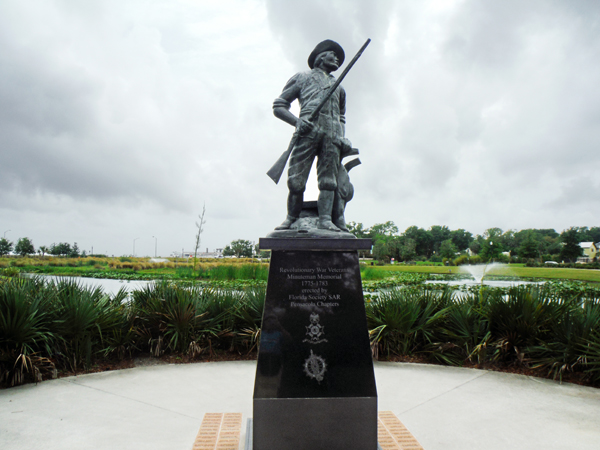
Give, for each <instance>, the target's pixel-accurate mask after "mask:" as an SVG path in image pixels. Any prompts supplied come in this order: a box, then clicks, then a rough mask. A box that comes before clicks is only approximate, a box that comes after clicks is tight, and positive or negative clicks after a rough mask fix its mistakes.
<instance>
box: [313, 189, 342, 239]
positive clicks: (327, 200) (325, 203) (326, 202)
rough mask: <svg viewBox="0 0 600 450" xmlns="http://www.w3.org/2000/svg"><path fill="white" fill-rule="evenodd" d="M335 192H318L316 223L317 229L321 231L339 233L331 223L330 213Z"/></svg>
mask: <svg viewBox="0 0 600 450" xmlns="http://www.w3.org/2000/svg"><path fill="white" fill-rule="evenodd" d="M334 196H335V192H334V191H328V190H324V189H323V190H321V192H319V200H317V207H318V209H319V221H318V222H317V228H319V229H321V230H329V231H340V229H339V228H338V227H336V226H335V225H334V224H333V222H332V221H331V212H332V210H333V200H334Z"/></svg>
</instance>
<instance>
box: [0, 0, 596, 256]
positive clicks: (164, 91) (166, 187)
mask: <svg viewBox="0 0 600 450" xmlns="http://www.w3.org/2000/svg"><path fill="white" fill-rule="evenodd" d="M367 38H371V39H372V43H371V45H370V46H369V47H368V48H367V50H366V51H365V53H364V54H363V56H362V58H361V59H360V60H359V61H358V63H357V64H356V65H355V66H354V68H353V69H352V71H351V72H350V73H349V75H348V77H347V78H346V79H345V80H344V83H343V85H344V87H345V89H346V92H347V99H348V104H347V108H348V111H347V126H346V134H347V137H348V138H349V139H350V140H351V141H352V143H353V144H354V146H355V147H358V148H359V149H360V152H361V156H360V158H361V160H362V162H363V164H362V165H361V166H358V167H357V168H355V169H353V170H352V172H351V177H352V182H353V184H354V186H355V192H356V194H355V198H354V200H352V202H350V203H349V204H348V207H347V210H346V220H348V221H355V222H362V223H363V224H364V225H365V226H372V225H373V224H375V223H381V222H385V221H388V220H392V221H394V222H395V223H396V225H397V226H398V228H399V229H400V230H401V231H403V230H405V229H406V228H408V227H409V226H411V225H417V226H419V227H422V228H429V227H430V226H432V225H447V226H449V227H450V228H451V229H456V228H465V229H466V230H468V231H471V232H472V233H474V234H481V233H483V232H484V230H486V229H487V228H490V227H499V228H502V229H503V230H505V231H506V230H508V229H516V230H520V229H524V228H554V229H556V230H557V231H559V232H560V231H562V230H564V229H566V228H568V227H570V226H599V225H600V220H599V218H600V2H598V1H597V0H589V1H583V0H581V1H579V0H563V1H552V0H543V1H542V0H540V1H536V0H528V1H526V2H524V1H522V0H503V1H482V0H458V1H451V0H438V1H408V0H407V1H391V0H389V1H384V0H380V1H377V0H337V1H336V0H332V1H327V2H324V1H320V0H302V1H292V0H239V1H236V0H220V1H214V0H151V1H149V0H139V1H133V0H115V1H86V2H81V1H75V0H62V1H60V0H39V1H35V0H31V1H26V2H25V1H20V0H3V1H2V2H1V3H0V143H1V144H0V145H1V149H0V233H2V235H4V232H5V231H7V230H10V231H8V232H6V237H7V238H8V239H10V240H12V241H14V242H16V241H17V239H18V238H20V237H25V236H27V237H29V238H31V239H32V240H33V243H34V245H35V246H36V248H37V247H38V246H40V245H47V246H49V245H50V244H52V243H53V242H56V243H58V242H69V243H73V242H77V243H78V245H79V247H80V249H83V250H86V251H87V252H90V251H91V249H92V247H93V250H94V252H96V253H106V254H109V255H113V254H114V255H124V254H131V253H132V251H133V243H134V240H135V239H136V238H139V239H137V240H135V246H136V253H137V254H138V255H153V254H154V246H155V244H157V247H158V254H159V255H163V256H167V255H169V254H171V253H172V252H174V251H181V250H182V249H185V250H186V251H187V250H193V247H194V237H195V232H196V228H195V222H196V221H197V220H198V214H200V213H201V212H202V207H203V205H204V204H205V205H206V217H205V218H206V225H205V227H204V233H203V234H202V242H201V247H202V248H203V249H206V248H209V249H210V250H211V251H212V250H214V249H215V248H218V247H224V246H225V245H226V244H228V243H229V242H231V241H232V240H235V239H248V240H250V241H258V238H259V237H262V236H265V235H266V234H267V233H268V232H270V231H271V230H272V229H273V228H274V227H275V226H276V225H278V224H279V223H281V221H282V220H283V219H284V218H285V212H286V211H285V202H286V196H287V187H286V184H285V180H284V179H282V181H281V182H280V183H279V185H275V184H274V183H273V182H272V181H271V180H270V179H269V178H268V177H267V175H266V174H265V173H266V171H267V170H268V169H269V168H270V166H271V165H272V164H273V163H274V162H275V160H276V159H277V158H278V157H279V155H280V154H281V153H282V152H283V151H284V150H285V149H286V148H287V145H288V142H289V139H290V137H291V133H292V131H293V129H292V127H290V126H289V125H287V124H285V123H284V122H281V121H279V120H277V119H276V118H275V117H274V116H273V114H272V109H271V106H272V102H273V99H274V98H276V97H277V96H278V95H279V93H280V92H281V89H282V87H283V86H284V85H285V83H286V81H287V80H288V79H289V78H290V77H291V76H292V75H293V74H294V73H296V72H298V71H304V70H308V66H307V63H306V60H307V57H308V55H309V53H310V52H311V51H312V49H313V48H314V46H315V45H316V44H317V43H318V42H320V41H321V40H323V39H333V40H336V41H337V42H339V43H340V44H341V45H342V46H343V48H344V49H345V51H346V55H347V58H346V61H349V60H350V59H351V57H352V56H353V55H354V53H355V52H356V51H357V50H358V49H359V48H360V46H361V45H362V44H363V43H364V41H365V40H366V39H367ZM340 72H341V70H340ZM309 183H310V184H311V186H309V191H308V194H307V197H309V199H312V198H316V192H317V190H316V180H314V179H313V180H312V181H310V182H309ZM311 197H312V198H311Z"/></svg>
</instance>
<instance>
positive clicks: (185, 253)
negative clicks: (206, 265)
mask: <svg viewBox="0 0 600 450" xmlns="http://www.w3.org/2000/svg"><path fill="white" fill-rule="evenodd" d="M173 256H175V257H177V258H193V257H194V252H190V251H183V252H181V253H179V252H173ZM196 257H197V258H222V257H223V249H222V248H217V249H215V250H214V251H213V252H209V251H208V249H206V251H205V252H201V251H199V252H198V254H197V255H196Z"/></svg>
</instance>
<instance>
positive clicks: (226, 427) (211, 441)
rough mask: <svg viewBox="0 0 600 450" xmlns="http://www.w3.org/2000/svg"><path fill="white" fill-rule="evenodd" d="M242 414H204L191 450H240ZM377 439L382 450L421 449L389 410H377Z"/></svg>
mask: <svg viewBox="0 0 600 450" xmlns="http://www.w3.org/2000/svg"><path fill="white" fill-rule="evenodd" d="M241 430H242V413H206V414H205V415H204V419H202V424H201V425H200V430H199V431H198V435H197V436H196V441H195V442H194V446H193V447H192V450H239V447H240V434H241ZM377 440H378V442H379V445H380V446H381V448H382V450H424V449H423V447H422V446H421V444H419V442H418V441H417V440H416V439H415V437H414V436H413V435H412V434H411V432H410V431H408V429H407V428H406V427H405V426H404V425H403V424H402V422H400V420H399V419H398V418H397V417H396V415H395V414H394V413H393V412H391V411H380V412H379V420H378V421H377Z"/></svg>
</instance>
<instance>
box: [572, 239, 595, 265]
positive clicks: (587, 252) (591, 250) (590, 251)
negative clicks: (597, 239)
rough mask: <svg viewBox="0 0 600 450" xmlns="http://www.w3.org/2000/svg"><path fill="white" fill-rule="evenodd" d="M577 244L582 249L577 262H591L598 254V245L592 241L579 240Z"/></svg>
mask: <svg viewBox="0 0 600 450" xmlns="http://www.w3.org/2000/svg"><path fill="white" fill-rule="evenodd" d="M579 246H580V247H581V248H582V249H583V255H582V256H580V257H579V258H577V262H579V263H587V262H592V260H593V259H594V258H596V257H598V256H600V255H599V251H598V249H599V246H598V245H597V244H595V243H594V242H580V243H579Z"/></svg>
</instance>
